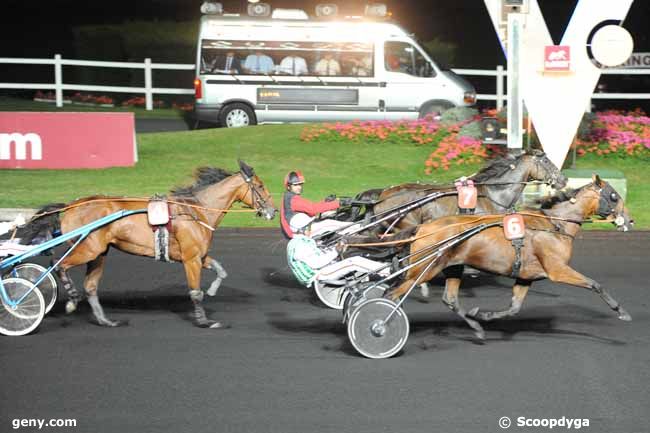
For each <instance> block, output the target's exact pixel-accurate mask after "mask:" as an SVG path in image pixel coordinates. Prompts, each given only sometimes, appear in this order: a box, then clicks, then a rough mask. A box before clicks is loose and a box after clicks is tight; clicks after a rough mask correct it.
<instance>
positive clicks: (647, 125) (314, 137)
mask: <svg viewBox="0 0 650 433" xmlns="http://www.w3.org/2000/svg"><path fill="white" fill-rule="evenodd" d="M452 110H454V109H452ZM452 110H450V111H452ZM451 114H452V116H448V118H447V121H445V119H443V120H442V122H440V121H438V120H436V119H434V118H432V117H427V118H423V119H419V120H412V121H410V120H401V121H367V122H360V121H354V122H348V123H340V122H337V123H325V124H319V125H309V126H306V127H305V128H304V129H303V131H302V133H301V136H300V139H301V140H302V141H304V142H306V143H319V142H322V143H328V142H342V141H343V142H346V141H348V142H350V143H360V142H363V143H369V144H373V143H383V142H386V143H393V144H400V143H403V144H404V145H416V146H422V145H427V146H431V147H432V152H431V154H430V155H429V157H428V158H427V159H426V161H425V162H424V171H425V173H426V174H431V173H433V171H434V170H449V169H450V167H451V166H453V165H463V164H482V163H483V162H484V161H485V160H486V159H488V158H491V157H493V156H494V155H497V154H503V153H504V152H505V151H506V150H507V149H506V148H505V147H504V146H498V145H490V144H484V143H483V140H482V139H481V138H480V133H478V134H477V131H478V123H479V122H480V119H481V118H482V117H496V118H497V119H499V122H500V123H502V124H504V127H505V121H506V119H505V115H504V113H503V112H497V111H496V110H488V111H485V112H483V113H482V114H480V115H472V116H471V117H469V118H466V119H465V120H458V119H455V120H452V122H456V123H451V122H449V118H451V119H454V116H453V114H458V112H454V113H451ZM592 118H593V124H589V125H587V126H588V132H587V133H585V134H581V138H580V139H578V140H577V146H578V147H577V153H578V155H580V156H582V155H586V154H590V153H591V154H596V155H600V156H617V157H624V158H629V157H636V158H643V159H648V160H650V117H647V116H646V115H645V114H644V113H643V112H641V111H634V112H630V113H622V112H613V111H608V112H602V113H597V114H596V115H595V116H593V115H592V116H585V119H584V120H583V125H581V130H582V129H583V127H584V126H585V125H586V124H587V123H590V122H592ZM479 132H480V131H479Z"/></svg>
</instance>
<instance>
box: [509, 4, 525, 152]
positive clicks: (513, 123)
mask: <svg viewBox="0 0 650 433" xmlns="http://www.w3.org/2000/svg"><path fill="white" fill-rule="evenodd" d="M524 19H525V18H524V15H523V14H519V13H510V14H508V99H507V101H508V150H509V151H513V150H515V152H517V151H521V149H522V147H523V136H522V134H521V132H522V130H523V127H524V125H523V122H524V119H523V111H524V110H523V108H524V98H523V96H522V94H521V91H520V86H519V82H520V59H521V36H522V35H523V31H524Z"/></svg>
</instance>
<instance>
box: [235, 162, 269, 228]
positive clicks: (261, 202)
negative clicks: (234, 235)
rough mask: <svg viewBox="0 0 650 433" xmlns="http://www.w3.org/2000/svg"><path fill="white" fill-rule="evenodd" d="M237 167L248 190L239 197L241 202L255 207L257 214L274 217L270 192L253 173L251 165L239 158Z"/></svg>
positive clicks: (267, 217)
mask: <svg viewBox="0 0 650 433" xmlns="http://www.w3.org/2000/svg"><path fill="white" fill-rule="evenodd" d="M239 169H240V174H241V176H242V178H243V179H244V181H245V182H246V185H247V186H248V190H247V191H246V193H245V194H244V196H243V197H242V199H241V200H242V202H243V203H244V204H245V205H247V206H250V207H252V208H253V209H255V210H256V211H257V214H258V215H260V216H263V217H264V218H266V219H267V220H272V219H273V218H275V212H276V209H275V206H274V204H273V198H272V197H271V193H270V192H269V190H268V189H267V188H266V186H265V185H264V183H263V182H262V180H261V179H260V178H259V176H257V175H256V174H255V170H254V169H253V167H251V166H250V165H248V164H246V163H245V162H244V161H242V160H239Z"/></svg>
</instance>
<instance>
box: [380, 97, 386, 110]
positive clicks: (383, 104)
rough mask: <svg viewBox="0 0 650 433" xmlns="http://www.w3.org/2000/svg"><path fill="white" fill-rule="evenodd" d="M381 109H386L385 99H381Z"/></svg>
mask: <svg viewBox="0 0 650 433" xmlns="http://www.w3.org/2000/svg"><path fill="white" fill-rule="evenodd" d="M379 109H380V110H385V109H386V101H384V100H383V99H380V100H379Z"/></svg>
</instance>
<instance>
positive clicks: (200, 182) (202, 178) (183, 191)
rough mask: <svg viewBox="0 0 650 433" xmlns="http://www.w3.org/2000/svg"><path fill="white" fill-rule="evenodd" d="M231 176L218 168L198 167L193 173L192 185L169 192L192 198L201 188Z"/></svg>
mask: <svg viewBox="0 0 650 433" xmlns="http://www.w3.org/2000/svg"><path fill="white" fill-rule="evenodd" d="M233 174H234V173H231V172H229V171H227V170H224V169H222V168H218V167H199V168H197V169H196V171H195V172H194V180H195V181H194V183H193V184H192V185H190V186H181V187H176V188H174V189H172V190H171V191H170V192H171V193H172V194H174V195H175V196H180V197H193V196H194V194H195V193H197V192H198V191H200V190H202V189H203V188H205V187H208V186H210V185H214V184H216V183H219V182H221V181H222V180H224V179H225V178H227V177H230V176H232V175H233Z"/></svg>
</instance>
